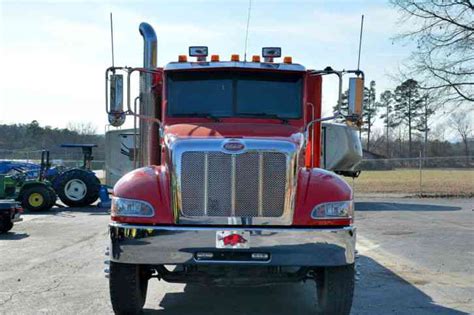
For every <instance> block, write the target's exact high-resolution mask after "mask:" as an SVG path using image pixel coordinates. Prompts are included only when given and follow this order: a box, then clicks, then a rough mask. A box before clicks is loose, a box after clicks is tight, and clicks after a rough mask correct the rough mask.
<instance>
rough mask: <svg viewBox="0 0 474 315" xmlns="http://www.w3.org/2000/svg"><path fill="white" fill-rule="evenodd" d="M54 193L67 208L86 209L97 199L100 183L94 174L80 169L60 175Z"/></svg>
mask: <svg viewBox="0 0 474 315" xmlns="http://www.w3.org/2000/svg"><path fill="white" fill-rule="evenodd" d="M55 187H56V192H57V194H58V196H59V199H61V201H62V202H64V203H65V204H66V205H68V206H69V207H86V206H89V205H91V204H92V203H94V202H95V201H96V200H97V199H98V198H99V190H100V181H99V179H98V178H97V177H96V176H95V174H94V173H92V172H90V171H86V170H81V169H74V170H69V171H67V172H64V173H63V174H61V176H60V177H59V178H58V183H57V184H56V185H55Z"/></svg>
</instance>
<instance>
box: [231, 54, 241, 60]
mask: <svg viewBox="0 0 474 315" xmlns="http://www.w3.org/2000/svg"><path fill="white" fill-rule="evenodd" d="M230 61H240V56H239V54H233V55H231V56H230Z"/></svg>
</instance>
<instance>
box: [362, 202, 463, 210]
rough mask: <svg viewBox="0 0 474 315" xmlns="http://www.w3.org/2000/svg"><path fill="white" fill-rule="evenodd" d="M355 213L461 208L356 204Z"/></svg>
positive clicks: (388, 203) (459, 208)
mask: <svg viewBox="0 0 474 315" xmlns="http://www.w3.org/2000/svg"><path fill="white" fill-rule="evenodd" d="M355 209H356V211H456V210H461V209H462V208H461V207H452V206H446V205H433V204H426V203H423V204H418V203H403V202H377V201H368V202H356V203H355Z"/></svg>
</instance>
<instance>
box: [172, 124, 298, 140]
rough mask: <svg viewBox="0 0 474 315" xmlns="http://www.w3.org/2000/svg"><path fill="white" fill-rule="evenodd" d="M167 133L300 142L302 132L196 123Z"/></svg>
mask: <svg viewBox="0 0 474 315" xmlns="http://www.w3.org/2000/svg"><path fill="white" fill-rule="evenodd" d="M165 132H166V133H167V134H168V135H170V136H175V137H178V138H188V137H199V138H208V137H216V138H242V137H252V138H269V137H273V138H275V137H276V138H293V139H294V141H298V139H299V133H300V132H301V130H300V129H299V128H297V127H294V126H289V125H276V124H247V123H225V124H224V123H194V124H176V125H171V126H167V127H166V129H165Z"/></svg>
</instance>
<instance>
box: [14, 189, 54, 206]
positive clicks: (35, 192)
mask: <svg viewBox="0 0 474 315" xmlns="http://www.w3.org/2000/svg"><path fill="white" fill-rule="evenodd" d="M21 196H22V197H21V206H22V207H23V208H24V209H28V210H30V211H46V210H49V209H51V207H52V204H51V194H50V191H49V189H48V187H46V186H44V185H35V186H33V187H30V188H26V189H25V191H23V192H21Z"/></svg>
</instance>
